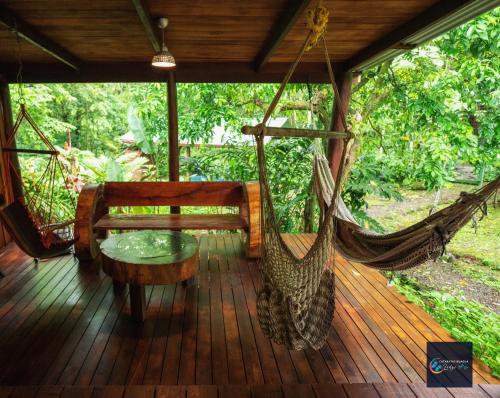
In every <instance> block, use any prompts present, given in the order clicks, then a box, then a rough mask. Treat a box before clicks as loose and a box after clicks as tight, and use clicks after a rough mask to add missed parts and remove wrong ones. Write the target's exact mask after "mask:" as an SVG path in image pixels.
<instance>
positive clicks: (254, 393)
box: [250, 384, 283, 398]
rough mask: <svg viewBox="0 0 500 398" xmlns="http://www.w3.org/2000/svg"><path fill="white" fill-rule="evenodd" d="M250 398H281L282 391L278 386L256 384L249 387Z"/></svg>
mask: <svg viewBox="0 0 500 398" xmlns="http://www.w3.org/2000/svg"><path fill="white" fill-rule="evenodd" d="M250 392H251V397H252V398H282V397H283V391H282V389H281V386H280V385H276V384H257V385H253V386H251V387H250Z"/></svg>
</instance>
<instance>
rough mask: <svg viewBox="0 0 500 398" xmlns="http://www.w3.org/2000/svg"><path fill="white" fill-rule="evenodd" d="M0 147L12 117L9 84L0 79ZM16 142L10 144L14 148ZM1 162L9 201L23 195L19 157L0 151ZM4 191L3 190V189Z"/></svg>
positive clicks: (4, 142)
mask: <svg viewBox="0 0 500 398" xmlns="http://www.w3.org/2000/svg"><path fill="white" fill-rule="evenodd" d="M0 124H1V125H0V147H2V148H3V147H4V146H5V144H6V139H7V136H8V134H9V132H10V131H11V130H12V126H13V124H14V123H13V117H12V106H11V100H10V91H9V85H8V84H7V83H5V82H1V81H0ZM15 145H16V143H15V142H13V143H12V144H11V146H12V147H14V148H15ZM2 155H3V156H2V157H3V162H2V167H4V168H5V169H4V173H3V180H4V184H8V185H10V186H7V190H6V192H7V194H8V195H7V196H8V198H7V200H8V201H9V202H11V201H12V200H14V199H16V198H22V197H23V187H22V181H20V179H19V176H20V175H21V171H20V170H21V168H20V166H19V159H18V157H17V153H15V152H8V153H7V151H6V152H5V153H2ZM9 163H10V164H11V165H12V167H14V169H12V168H11V167H9ZM4 192H5V191H4Z"/></svg>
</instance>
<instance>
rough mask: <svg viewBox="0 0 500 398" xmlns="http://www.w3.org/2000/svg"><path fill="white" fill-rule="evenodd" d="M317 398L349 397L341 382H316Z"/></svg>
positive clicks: (315, 391)
mask: <svg viewBox="0 0 500 398" xmlns="http://www.w3.org/2000/svg"><path fill="white" fill-rule="evenodd" d="M313 388H314V393H315V394H316V398H347V395H346V393H345V391H344V389H343V388H342V385H340V384H314V385H313Z"/></svg>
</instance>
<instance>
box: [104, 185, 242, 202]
mask: <svg viewBox="0 0 500 398" xmlns="http://www.w3.org/2000/svg"><path fill="white" fill-rule="evenodd" d="M243 202H244V194H243V186H242V184H241V183H239V182H225V181H215V182H212V181H210V182H209V181H203V182H106V183H105V184H104V203H105V205H106V206H108V207H114V206H241V205H242V204H243Z"/></svg>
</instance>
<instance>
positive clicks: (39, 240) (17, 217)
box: [0, 200, 75, 259]
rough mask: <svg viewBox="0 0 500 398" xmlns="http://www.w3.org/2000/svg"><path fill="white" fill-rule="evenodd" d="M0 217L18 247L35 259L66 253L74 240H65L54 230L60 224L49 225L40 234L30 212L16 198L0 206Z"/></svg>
mask: <svg viewBox="0 0 500 398" xmlns="http://www.w3.org/2000/svg"><path fill="white" fill-rule="evenodd" d="M0 219H1V221H2V224H3V225H4V226H5V228H6V229H7V231H8V232H9V234H10V235H11V237H12V239H13V240H14V242H15V243H16V244H17V245H18V246H19V248H20V249H21V250H22V251H23V252H25V253H26V254H27V255H29V256H31V257H33V258H36V259H39V258H50V257H56V256H60V255H62V254H67V253H69V250H70V248H71V246H72V245H73V243H74V242H75V240H74V239H70V240H65V239H63V238H62V237H60V236H59V235H58V234H57V233H56V232H55V231H57V229H58V228H59V227H60V226H51V227H50V229H51V231H50V232H46V233H45V236H42V234H41V232H40V230H39V229H38V228H37V227H36V225H35V223H34V222H33V219H32V218H31V216H30V213H29V212H28V210H27V209H26V207H25V206H24V205H23V204H22V203H20V202H19V201H18V200H15V201H14V202H12V203H11V204H9V205H7V206H4V207H1V208H0ZM47 237H49V239H47Z"/></svg>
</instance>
